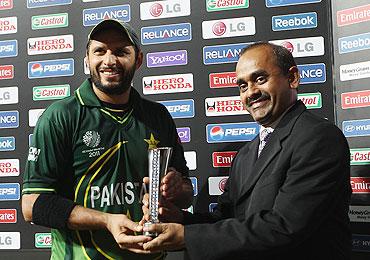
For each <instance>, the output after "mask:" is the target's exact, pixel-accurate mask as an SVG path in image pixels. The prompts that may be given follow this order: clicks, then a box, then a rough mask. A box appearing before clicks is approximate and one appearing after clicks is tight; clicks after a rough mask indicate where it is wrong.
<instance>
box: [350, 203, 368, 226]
mask: <svg viewBox="0 0 370 260" xmlns="http://www.w3.org/2000/svg"><path fill="white" fill-rule="evenodd" d="M348 216H349V219H350V221H351V222H370V206H352V205H350V206H349V211H348Z"/></svg>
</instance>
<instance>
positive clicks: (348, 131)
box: [332, 0, 370, 255]
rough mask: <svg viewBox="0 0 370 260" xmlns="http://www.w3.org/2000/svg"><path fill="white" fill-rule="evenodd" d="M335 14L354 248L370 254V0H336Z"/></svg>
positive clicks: (335, 71)
mask: <svg viewBox="0 0 370 260" xmlns="http://www.w3.org/2000/svg"><path fill="white" fill-rule="evenodd" d="M332 14H333V46H334V53H333V56H334V61H335V62H334V66H333V68H334V69H333V74H334V79H335V81H334V86H335V89H334V90H335V100H336V103H335V111H336V121H337V124H338V126H339V127H341V129H342V131H343V133H344V134H345V136H346V137H347V140H348V142H349V144H350V148H351V165H352V166H351V169H352V173H351V175H352V177H351V186H352V190H353V196H352V205H351V208H350V211H349V216H350V219H351V222H352V231H353V237H352V243H353V251H355V252H367V255H369V254H370V253H369V252H370V232H369V222H370V138H369V136H370V87H369V86H370V31H369V25H370V2H369V1H364V0H359V1H352V2H346V1H333V2H332ZM359 254H360V253H359ZM362 254H366V253H362Z"/></svg>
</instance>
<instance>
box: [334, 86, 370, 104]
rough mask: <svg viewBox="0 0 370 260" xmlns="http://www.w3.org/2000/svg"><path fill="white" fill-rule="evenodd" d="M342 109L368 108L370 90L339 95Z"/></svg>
mask: <svg viewBox="0 0 370 260" xmlns="http://www.w3.org/2000/svg"><path fill="white" fill-rule="evenodd" d="M341 101H342V108H343V109H348V108H358V107H369V106H370V90H364V91H354V92H346V93H342V94H341Z"/></svg>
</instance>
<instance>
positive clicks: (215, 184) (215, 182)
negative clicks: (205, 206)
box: [208, 176, 229, 195]
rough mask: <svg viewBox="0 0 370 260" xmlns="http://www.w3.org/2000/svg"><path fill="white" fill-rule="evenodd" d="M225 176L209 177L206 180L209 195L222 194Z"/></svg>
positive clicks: (225, 180)
mask: <svg viewBox="0 0 370 260" xmlns="http://www.w3.org/2000/svg"><path fill="white" fill-rule="evenodd" d="M228 178H229V177H227V176H219V177H209V178H208V192H209V195H221V194H222V193H224V190H225V184H226V182H227V179H228Z"/></svg>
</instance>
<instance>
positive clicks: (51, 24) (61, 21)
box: [31, 13, 68, 30]
mask: <svg viewBox="0 0 370 260" xmlns="http://www.w3.org/2000/svg"><path fill="white" fill-rule="evenodd" d="M67 26H68V13H59V14H47V15H37V16H32V17H31V27H32V30H40V29H49V28H61V27H67Z"/></svg>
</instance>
